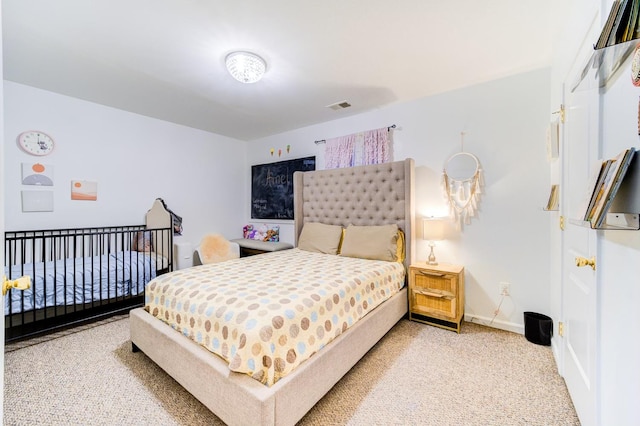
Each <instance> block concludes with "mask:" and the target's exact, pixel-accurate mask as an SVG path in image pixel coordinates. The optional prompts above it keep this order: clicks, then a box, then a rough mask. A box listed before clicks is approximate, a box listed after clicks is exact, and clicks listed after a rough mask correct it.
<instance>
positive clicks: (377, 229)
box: [340, 224, 398, 262]
mask: <svg viewBox="0 0 640 426" xmlns="http://www.w3.org/2000/svg"><path fill="white" fill-rule="evenodd" d="M397 253H398V225H395V224H393V225H380V226H354V225H349V226H348V227H347V229H346V232H345V234H344V240H343V241H342V248H341V249H340V256H346V257H359V258H361V259H373V260H387V261H391V262H395V261H396V260H397V259H398V257H397Z"/></svg>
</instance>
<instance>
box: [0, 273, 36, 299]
mask: <svg viewBox="0 0 640 426" xmlns="http://www.w3.org/2000/svg"><path fill="white" fill-rule="evenodd" d="M30 287H31V277H30V276H28V275H25V276H24V277H20V278H18V279H17V280H8V279H7V277H6V276H4V275H3V276H2V295H3V296H4V295H5V294H7V292H8V291H9V289H11V288H17V289H18V290H26V289H28V288H30Z"/></svg>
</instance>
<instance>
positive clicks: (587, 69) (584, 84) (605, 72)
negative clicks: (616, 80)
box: [571, 39, 640, 92]
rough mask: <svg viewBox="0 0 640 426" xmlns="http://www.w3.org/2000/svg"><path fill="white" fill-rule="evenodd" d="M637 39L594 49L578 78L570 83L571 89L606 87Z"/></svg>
mask: <svg viewBox="0 0 640 426" xmlns="http://www.w3.org/2000/svg"><path fill="white" fill-rule="evenodd" d="M639 41H640V40H638V39H634V40H629V41H627V42H624V43H619V44H615V45H613V46H609V47H604V48H602V49H598V50H594V52H593V54H592V55H591V57H590V58H589V60H588V61H587V64H586V65H585V66H584V69H583V70H582V73H581V75H580V78H578V80H577V81H576V82H575V83H574V84H573V85H572V87H571V91H572V92H575V91H576V90H587V89H593V88H595V87H598V88H604V87H607V85H608V83H609V81H611V79H612V78H613V77H614V76H615V75H616V72H617V71H618V70H619V69H620V68H621V66H622V64H624V62H625V61H626V60H627V58H629V55H630V54H631V52H632V51H633V50H634V48H635V47H636V45H637V44H638V42H639Z"/></svg>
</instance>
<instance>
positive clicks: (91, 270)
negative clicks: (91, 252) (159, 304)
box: [4, 251, 167, 314]
mask: <svg viewBox="0 0 640 426" xmlns="http://www.w3.org/2000/svg"><path fill="white" fill-rule="evenodd" d="M166 264H167V259H166V258H164V257H162V256H160V255H158V254H156V253H154V252H138V251H120V252H117V253H111V254H105V255H102V256H93V257H81V258H68V259H63V260H58V261H55V262H41V263H36V264H25V265H13V266H12V267H11V268H10V270H9V268H8V267H5V275H6V276H7V277H10V278H11V279H16V278H18V277H20V276H22V275H28V276H30V277H31V288H30V289H28V290H24V291H20V290H11V291H10V292H9V294H8V295H7V297H5V301H4V304H5V314H15V313H19V312H24V311H30V310H33V309H41V308H45V307H53V306H62V305H74V304H83V303H84V304H87V303H92V302H96V301H100V300H107V299H113V298H122V297H125V296H136V295H139V294H143V293H144V287H145V285H146V284H147V283H148V282H149V281H151V280H152V279H153V278H155V276H156V270H157V269H158V270H159V269H163V268H164V267H165V265H166ZM9 296H10V297H9ZM9 303H11V306H9Z"/></svg>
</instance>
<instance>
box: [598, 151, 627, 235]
mask: <svg viewBox="0 0 640 426" xmlns="http://www.w3.org/2000/svg"><path fill="white" fill-rule="evenodd" d="M635 152H636V150H635V148H633V147H632V148H628V149H625V150H623V151H622V152H621V153H620V154H618V156H617V157H616V158H614V159H613V162H612V163H611V166H610V167H609V170H608V172H607V177H606V179H605V182H604V185H603V188H602V196H601V198H600V199H599V200H598V202H597V203H596V206H595V208H594V212H593V216H592V217H591V220H590V222H591V227H593V228H599V227H601V226H602V225H603V224H604V223H605V219H606V217H607V212H608V211H609V208H610V207H611V203H612V202H613V199H614V198H615V196H616V194H617V192H618V189H619V188H620V185H621V184H622V181H623V179H624V176H625V174H626V173H627V169H628V168H629V164H630V163H631V160H632V159H633V156H634V154H635Z"/></svg>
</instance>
